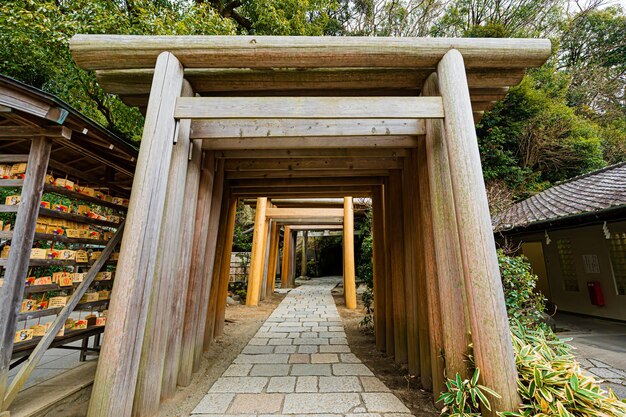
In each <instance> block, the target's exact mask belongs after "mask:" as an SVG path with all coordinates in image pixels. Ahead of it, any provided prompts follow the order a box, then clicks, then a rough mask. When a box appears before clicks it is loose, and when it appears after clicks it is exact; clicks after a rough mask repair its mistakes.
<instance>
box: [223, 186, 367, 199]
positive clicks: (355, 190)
mask: <svg viewBox="0 0 626 417" xmlns="http://www.w3.org/2000/svg"><path fill="white" fill-rule="evenodd" d="M371 192H372V190H371V187H368V186H334V187H326V188H322V187H318V188H317V189H314V190H311V188H310V187H283V188H282V189H280V190H277V189H276V188H273V187H269V188H250V189H247V188H238V189H236V190H233V195H235V196H237V197H240V198H253V197H254V198H256V197H258V196H259V195H266V196H268V197H269V198H309V197H313V198H337V197H339V196H341V195H344V196H345V195H346V194H350V195H351V196H353V197H355V198H356V197H359V198H360V197H370V195H371Z"/></svg>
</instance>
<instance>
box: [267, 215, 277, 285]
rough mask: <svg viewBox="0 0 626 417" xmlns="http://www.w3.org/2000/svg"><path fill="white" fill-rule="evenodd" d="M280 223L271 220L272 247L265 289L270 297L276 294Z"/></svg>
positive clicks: (270, 248)
mask: <svg viewBox="0 0 626 417" xmlns="http://www.w3.org/2000/svg"><path fill="white" fill-rule="evenodd" d="M278 232H279V225H278V223H276V222H271V228H270V247H269V260H268V269H267V286H266V291H265V297H269V296H271V295H272V294H274V286H275V283H276V265H277V262H278V242H279V237H280V236H279V233H278Z"/></svg>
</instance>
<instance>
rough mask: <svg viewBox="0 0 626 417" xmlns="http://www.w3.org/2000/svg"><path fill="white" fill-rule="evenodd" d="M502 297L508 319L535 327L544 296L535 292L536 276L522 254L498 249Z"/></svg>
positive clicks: (543, 302)
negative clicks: (505, 252) (515, 254)
mask: <svg viewBox="0 0 626 417" xmlns="http://www.w3.org/2000/svg"><path fill="white" fill-rule="evenodd" d="M498 264H499V265H500V275H501V277H502V287H503V289H504V299H505V302H506V310H507V313H508V316H509V319H510V320H512V321H515V322H519V323H522V324H523V325H524V326H527V327H529V328H535V327H537V325H538V324H539V323H540V318H541V313H542V312H543V310H544V307H545V297H544V296H543V295H542V294H540V293H538V292H536V290H535V286H536V284H537V279H538V278H537V276H536V275H534V274H533V273H532V269H531V266H530V263H529V262H528V260H527V259H526V258H525V257H524V256H506V255H505V254H504V253H503V252H502V250H498Z"/></svg>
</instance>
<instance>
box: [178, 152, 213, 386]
mask: <svg viewBox="0 0 626 417" xmlns="http://www.w3.org/2000/svg"><path fill="white" fill-rule="evenodd" d="M214 179H215V159H214V158H213V155H212V154H211V153H210V152H205V153H204V155H203V161H202V171H201V173H200V184H199V189H198V199H197V203H196V217H195V225H194V234H193V247H192V252H191V264H189V284H188V287H187V292H186V302H185V304H186V305H185V319H184V321H183V323H182V332H183V334H182V340H181V350H180V368H179V370H178V384H179V385H181V386H183V387H186V386H189V384H191V377H192V374H193V365H194V349H195V341H196V324H197V320H198V314H199V310H200V306H199V304H200V303H201V302H204V301H203V300H200V297H198V294H200V292H201V291H202V282H203V281H204V280H205V276H204V275H203V271H204V264H205V263H206V262H208V260H207V259H206V256H205V254H206V247H207V242H208V239H209V220H210V214H211V203H212V201H211V199H212V196H213V184H214Z"/></svg>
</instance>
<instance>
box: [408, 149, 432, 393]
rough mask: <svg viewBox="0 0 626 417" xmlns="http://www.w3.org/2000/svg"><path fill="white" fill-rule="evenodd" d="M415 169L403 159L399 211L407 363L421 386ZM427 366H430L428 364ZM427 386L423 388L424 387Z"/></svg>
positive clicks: (420, 320)
mask: <svg viewBox="0 0 626 417" xmlns="http://www.w3.org/2000/svg"><path fill="white" fill-rule="evenodd" d="M416 174H417V173H416V170H415V169H414V166H413V164H412V161H411V159H410V158H404V169H403V170H402V194H403V197H404V198H403V200H402V206H403V207H402V208H403V215H404V241H403V244H402V246H403V249H404V263H405V265H404V268H405V269H404V274H405V278H404V291H403V292H402V294H403V296H404V300H405V301H404V302H405V306H406V307H405V308H406V325H407V329H406V338H407V364H408V368H409V373H410V374H411V375H418V376H422V378H421V381H422V385H424V379H425V378H424V377H423V375H421V373H422V372H421V371H422V370H423V369H422V366H421V365H422V364H421V363H420V359H422V360H423V355H424V352H423V351H422V350H421V349H420V347H421V346H422V345H423V344H424V343H427V342H428V340H426V341H424V340H422V336H423V335H422V334H421V333H422V331H423V324H424V323H423V320H422V319H423V317H422V316H421V315H420V314H419V313H421V312H419V313H418V304H419V303H420V302H421V300H420V299H421V298H423V297H425V294H424V293H421V292H420V291H418V280H420V278H421V277H420V276H419V271H418V268H419V266H418V264H417V263H418V256H417V250H418V248H417V236H418V230H417V229H418V227H419V226H418V222H417V221H416V218H415V217H416V210H415V205H416V203H417V191H416V187H417V185H418V184H417V175H416ZM428 365H429V366H430V363H429V364H428ZM427 387H428V384H426V386H425V387H424V388H427Z"/></svg>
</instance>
